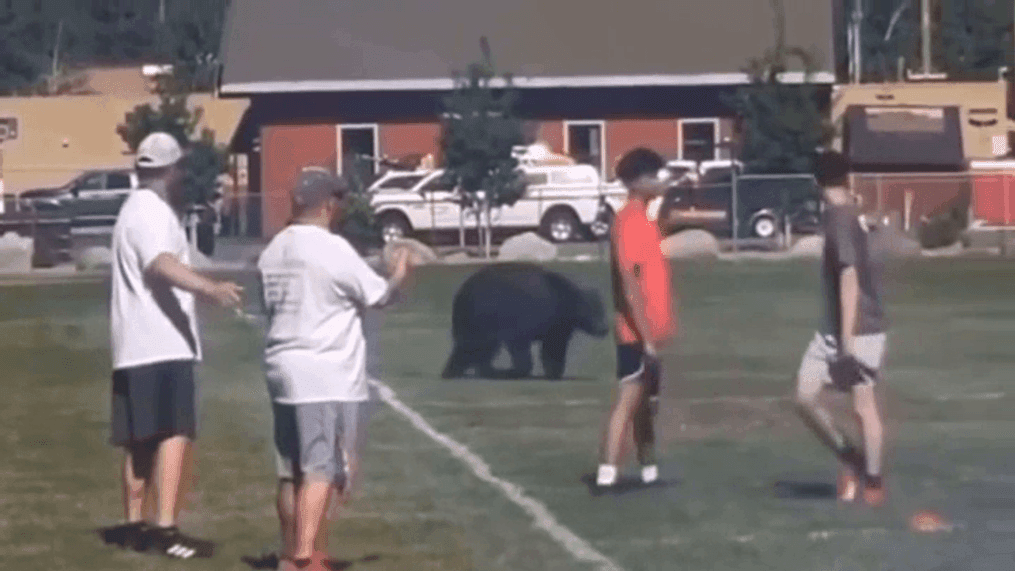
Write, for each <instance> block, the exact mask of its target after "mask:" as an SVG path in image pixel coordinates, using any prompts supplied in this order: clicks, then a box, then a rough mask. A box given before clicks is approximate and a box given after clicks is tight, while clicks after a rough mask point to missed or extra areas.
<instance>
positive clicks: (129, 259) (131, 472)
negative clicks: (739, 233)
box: [102, 133, 242, 559]
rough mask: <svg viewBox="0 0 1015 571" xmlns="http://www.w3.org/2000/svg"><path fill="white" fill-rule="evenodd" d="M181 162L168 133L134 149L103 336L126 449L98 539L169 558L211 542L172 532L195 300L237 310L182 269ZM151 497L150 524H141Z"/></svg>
mask: <svg viewBox="0 0 1015 571" xmlns="http://www.w3.org/2000/svg"><path fill="white" fill-rule="evenodd" d="M183 158H184V153H183V151H182V149H181V148H180V145H179V143H178V142H177V141H176V139H175V138H173V137H172V136H171V135H169V134H166V133H152V134H151V135H149V136H148V137H146V138H145V139H144V140H143V141H142V142H141V144H140V146H139V147H138V150H137V158H136V168H137V173H138V179H139V183H140V188H139V189H138V190H135V191H133V192H131V194H130V195H129V196H128V198H127V200H126V201H124V204H123V207H122V208H121V210H120V213H119V216H118V217H117V220H116V225H115V226H114V227H113V244H112V296H111V297H112V299H111V308H110V333H111V340H112V343H111V345H112V347H111V349H112V351H111V353H112V360H113V399H112V401H113V402H112V436H111V439H110V440H111V442H112V444H113V445H114V446H118V447H122V448H124V450H125V456H124V462H123V508H124V516H125V519H126V522H125V523H124V524H123V525H119V526H116V527H113V528H108V529H105V530H103V533H102V535H103V539H105V540H106V542H107V543H113V544H117V545H120V546H122V547H128V548H132V549H135V550H138V551H147V550H149V549H150V548H154V549H155V550H157V551H159V552H161V553H163V554H165V555H167V556H169V557H173V558H179V559H188V558H190V557H210V556H211V554H212V551H213V545H212V543H211V542H208V541H202V540H198V539H195V538H192V537H188V536H186V535H184V534H182V533H181V532H180V531H179V529H178V528H177V527H176V515H177V513H178V500H179V491H180V484H181V479H182V477H183V464H184V458H185V455H186V451H187V448H188V446H189V444H190V442H191V441H193V440H194V439H195V437H196V418H195V417H196V415H195V395H194V365H195V363H196V362H199V361H200V360H201V343H200V339H199V336H198V326H197V319H196V312H195V295H200V296H203V297H205V298H207V299H209V300H211V301H214V302H216V303H218V304H220V305H222V306H233V307H238V306H239V304H240V303H241V297H240V294H241V292H242V288H240V287H239V286H237V285H236V284H234V283H230V282H216V281H212V280H209V279H208V278H205V277H203V276H200V275H198V274H197V273H195V272H194V271H193V270H192V269H191V268H190V266H189V264H190V248H189V245H188V243H187V237H186V234H185V232H184V228H183V224H182V222H181V220H182V216H183V213H184V211H185V210H186V206H187V204H186V198H185V189H184V187H183V184H182V182H183V172H184V169H183V166H182V159H183ZM150 490H154V491H155V492H156V494H155V497H156V498H157V506H156V512H157V515H156V517H155V521H151V522H145V521H144V520H143V514H142V507H143V504H144V499H145V497H146V495H147V494H148V492H149V491H150Z"/></svg>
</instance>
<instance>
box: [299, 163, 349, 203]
mask: <svg viewBox="0 0 1015 571" xmlns="http://www.w3.org/2000/svg"><path fill="white" fill-rule="evenodd" d="M348 190H349V187H348V185H347V184H346V182H345V181H344V180H343V179H342V178H340V177H337V176H335V175H333V174H331V173H330V172H328V170H327V169H324V168H320V167H307V168H304V169H303V171H302V172H301V173H300V177H299V179H298V180H297V181H296V188H295V189H294V190H293V201H295V202H296V205H297V206H299V207H301V208H313V207H315V206H320V205H321V204H323V203H324V201H326V200H327V199H328V198H329V197H335V198H343V197H344V196H345V194H346V192H348Z"/></svg>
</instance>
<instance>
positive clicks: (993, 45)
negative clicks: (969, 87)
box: [934, 0, 1015, 80]
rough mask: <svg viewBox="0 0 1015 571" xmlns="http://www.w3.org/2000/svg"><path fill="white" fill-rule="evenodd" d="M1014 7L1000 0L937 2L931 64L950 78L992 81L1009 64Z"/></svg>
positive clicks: (1011, 48)
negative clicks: (1001, 68) (933, 51)
mask: <svg viewBox="0 0 1015 571" xmlns="http://www.w3.org/2000/svg"><path fill="white" fill-rule="evenodd" d="M1013 10H1015V5H1013V3H1012V2H1010V1H1002V0H968V1H966V2H956V1H955V0H940V3H939V5H938V10H937V11H936V13H935V20H937V26H936V28H937V30H936V31H935V32H936V33H935V34H934V50H935V53H934V64H935V67H936V69H937V71H944V72H947V73H948V75H949V78H950V79H953V80H963V79H965V80H969V79H973V80H976V79H981V80H982V79H996V78H997V70H998V68H1000V67H1002V66H1009V67H1011V66H1012V64H1013V44H1012V42H1013V36H1012V32H1013V18H1015V13H1013Z"/></svg>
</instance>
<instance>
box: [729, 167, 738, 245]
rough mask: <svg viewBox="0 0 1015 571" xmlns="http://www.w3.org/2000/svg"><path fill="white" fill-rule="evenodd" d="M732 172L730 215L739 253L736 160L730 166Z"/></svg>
mask: <svg viewBox="0 0 1015 571" xmlns="http://www.w3.org/2000/svg"><path fill="white" fill-rule="evenodd" d="M730 173H732V178H731V182H732V184H731V185H730V192H731V193H732V197H731V198H730V211H731V212H730V216H732V217H733V220H732V232H733V252H734V253H737V252H739V251H740V250H739V248H738V247H737V243H738V240H739V238H740V233H739V231H740V212H739V210H738V209H737V195H738V194H739V192H738V189H737V186H738V184H739V177H738V176H737V165H736V163H735V162H734V163H733V165H732V168H730Z"/></svg>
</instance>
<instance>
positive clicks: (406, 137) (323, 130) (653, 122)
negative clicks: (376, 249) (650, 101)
mask: <svg viewBox="0 0 1015 571" xmlns="http://www.w3.org/2000/svg"><path fill="white" fill-rule="evenodd" d="M535 123H536V127H535V128H534V129H533V132H534V134H535V136H536V138H537V139H538V140H541V141H543V142H545V143H547V144H548V145H549V147H550V149H551V150H553V151H555V152H558V153H563V152H564V121H563V120H559V119H556V120H555V119H550V120H540V121H536V122H535ZM720 124H721V128H720V129H721V130H720V133H721V135H720V136H724V135H725V134H726V133H727V132H729V130H730V129H731V126H732V124H731V122H730V121H728V120H723V121H721V122H720ZM605 130H606V133H605V135H604V136H605V139H606V169H607V173H606V177H607V178H608V179H611V180H612V179H613V178H615V172H614V169H615V167H616V163H617V161H618V160H620V157H621V156H623V155H624V153H626V152H628V151H629V150H631V149H633V148H635V147H638V146H647V147H649V148H652V149H654V150H655V151H657V152H659V153H660V154H662V155H663V157H664V158H666V159H672V158H676V156H677V154H678V147H679V144H680V140H679V133H678V125H677V119H676V118H672V119H610V120H606V121H605ZM336 137H337V133H336V126H335V125H334V124H325V125H266V126H264V127H262V130H261V156H262V161H261V164H262V170H261V189H262V200H263V232H264V235H265V237H271V236H274V235H275V233H276V232H278V231H279V230H281V229H282V228H283V227H284V226H285V224H286V222H287V221H288V220H289V217H290V216H291V204H290V198H289V196H290V195H289V193H290V191H291V189H292V186H293V184H294V183H295V181H296V177H297V175H298V174H299V172H300V170H301V169H302V168H303V167H305V166H311V165H316V166H323V167H325V168H328V169H329V170H334V168H335V165H336V158H337V148H336V147H337V141H336ZM378 139H379V141H378V142H379V146H380V148H379V149H378V152H379V153H380V154H381V155H387V156H389V157H391V158H393V159H394V158H399V157H403V156H407V155H416V154H418V155H425V154H428V153H433V154H434V156H435V157H436V158H437V162H438V164H440V123H438V122H437V121H434V122H413V123H382V124H380V125H379V127H378Z"/></svg>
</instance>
